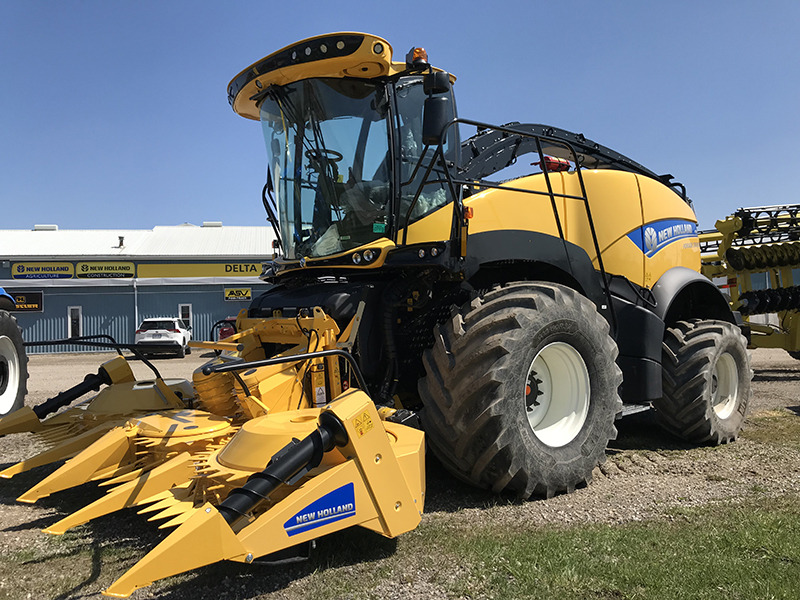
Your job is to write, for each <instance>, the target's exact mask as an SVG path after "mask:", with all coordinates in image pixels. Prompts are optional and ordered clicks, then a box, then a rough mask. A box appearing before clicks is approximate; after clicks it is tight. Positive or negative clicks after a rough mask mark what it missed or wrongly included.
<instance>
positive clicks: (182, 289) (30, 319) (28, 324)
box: [15, 284, 270, 354]
mask: <svg viewBox="0 0 800 600" xmlns="http://www.w3.org/2000/svg"><path fill="white" fill-rule="evenodd" d="M224 287H225V286H224V285H222V284H213V285H174V286H166V285H165V286H140V287H138V289H137V292H136V298H134V290H133V287H132V286H131V287H127V286H120V287H116V286H115V287H102V286H98V287H94V288H92V287H88V286H87V287H57V288H56V287H49V288H43V293H44V312H41V313H24V312H19V313H15V317H16V318H17V322H18V323H19V325H20V327H22V336H23V339H24V340H25V341H26V342H34V341H48V340H56V339H65V338H67V337H68V336H69V325H68V322H69V318H68V308H69V307H70V306H79V307H80V308H81V316H82V323H81V326H82V331H81V333H82V335H110V336H112V337H113V338H114V339H115V340H116V341H117V342H119V343H122V344H132V343H133V341H134V333H135V331H136V327H137V326H138V324H139V322H141V320H142V319H145V318H148V317H164V316H178V306H179V305H180V304H190V305H191V307H192V337H193V339H195V340H199V341H202V340H206V339H208V335H209V332H210V330H211V326H212V325H213V324H214V323H216V322H217V321H219V320H221V319H224V318H226V317H229V316H236V314H237V313H238V312H239V310H241V309H242V308H247V306H248V305H249V302H246V301H244V302H232V301H226V300H225V299H224ZM248 287H251V288H252V294H253V297H255V296H257V295H259V294H261V293H263V292H264V291H266V290H267V289H269V287H270V286H268V285H266V284H260V285H251V286H248ZM137 304H138V313H139V317H138V321H139V322H137V320H136V318H135V316H134V315H135V312H136V309H135V307H136V305H137ZM102 351H103V350H102V349H93V348H87V347H85V346H77V345H65V346H52V345H48V346H42V347H29V348H28V353H29V354H39V353H46V352H102Z"/></svg>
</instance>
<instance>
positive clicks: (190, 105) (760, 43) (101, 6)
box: [0, 0, 800, 229]
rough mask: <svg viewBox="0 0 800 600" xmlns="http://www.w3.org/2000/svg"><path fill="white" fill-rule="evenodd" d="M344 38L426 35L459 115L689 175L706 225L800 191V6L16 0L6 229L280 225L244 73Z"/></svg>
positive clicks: (0, 114)
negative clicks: (311, 41)
mask: <svg viewBox="0 0 800 600" xmlns="http://www.w3.org/2000/svg"><path fill="white" fill-rule="evenodd" d="M332 31H365V32H369V33H374V34H376V35H380V36H382V37H384V38H386V39H387V40H388V41H389V43H390V44H392V46H393V47H394V50H395V57H396V58H397V59H402V58H403V57H404V56H405V53H406V51H407V50H408V49H409V48H410V47H411V46H414V45H418V46H424V47H425V48H426V49H427V50H428V52H429V55H430V57H431V62H433V63H434V64H435V65H437V66H439V67H441V68H444V69H446V70H449V71H451V72H453V73H454V74H456V75H457V76H458V78H459V80H458V83H457V85H456V94H457V97H458V107H459V112H460V114H461V116H463V117H468V118H473V119H477V120H482V121H488V122H492V123H497V124H502V123H506V122H508V121H514V120H517V121H523V122H533V123H546V124H549V125H555V126H558V127H563V128H565V129H569V130H572V131H578V132H582V133H584V134H585V135H586V136H587V137H589V138H592V139H594V140H595V141H598V142H600V143H602V144H605V145H606V146H610V147H611V148H613V149H615V150H618V151H619V152H622V153H623V154H626V155H628V156H630V157H631V158H633V159H634V160H637V161H638V162H640V163H642V164H644V165H645V166H647V167H649V168H650V169H652V170H654V171H657V172H659V173H672V174H673V175H675V176H676V178H677V179H678V180H679V181H682V182H683V183H684V184H686V186H687V188H688V190H689V194H690V196H691V197H692V198H693V199H694V202H695V207H696V210H697V213H698V217H699V219H700V225H701V227H710V226H712V225H713V223H714V221H715V220H716V219H717V218H721V217H724V216H726V215H728V214H730V213H731V212H733V211H734V210H735V209H736V208H737V207H739V206H761V205H767V204H789V203H800V194H798V193H797V185H796V182H795V181H794V179H795V177H796V172H797V167H796V163H795V162H794V161H795V160H797V149H798V145H799V144H798V142H800V117H798V110H799V109H800V2H797V1H796V0H785V1H780V2H771V1H768V0H765V1H762V2H742V1H728V2H723V1H719V2H703V1H693V2H683V1H674V2H643V1H625V0H619V1H613V2H597V1H573V2H567V1H562V2H553V1H552V0H548V1H536V0H526V1H522V0H520V1H518V2H504V1H501V0H499V1H494V2H492V1H486V0H484V1H481V2H473V1H471V0H469V1H463V2H455V1H453V2H436V1H435V0H430V1H428V2H419V1H415V0H412V1H409V2H395V3H381V2H374V1H372V2H354V1H347V0H342V1H340V2H319V3H313V2H305V1H302V0H294V1H291V2H288V1H287V2H276V1H274V0H273V1H266V0H263V1H249V2H208V1H191V2H188V1H165V0H161V1H137V2H122V1H114V2H111V1H103V2H101V1H75V2H69V1H55V0H53V1H51V2H41V1H30V0H25V1H23V0H4V1H2V2H0V56H2V61H0V82H1V83H0V85H1V86H2V93H0V207H2V217H0V229H30V228H32V227H33V225H34V224H35V223H56V224H58V225H59V227H60V228H62V229H80V228H88V229H110V228H133V229H149V228H151V227H153V226H155V225H177V224H180V223H183V222H190V223H195V224H200V223H202V221H222V222H223V223H224V224H226V225H262V224H265V219H264V214H263V209H262V208H261V204H260V191H261V187H262V185H263V182H264V173H265V167H264V164H265V150H264V146H263V143H262V139H261V133H260V127H259V126H258V124H257V123H255V122H252V121H247V120H245V119H242V118H241V117H238V116H237V115H235V114H234V113H233V111H232V110H231V109H230V107H229V106H228V103H227V99H226V87H227V84H228V82H229V81H230V79H231V78H232V77H233V76H234V75H236V74H237V73H238V72H239V71H241V70H242V69H244V68H245V67H247V66H248V65H250V64H251V63H252V62H255V61H256V60H257V59H259V58H261V57H263V56H266V55H267V54H270V53H271V52H274V51H275V50H278V49H279V48H281V47H283V46H285V45H288V44H290V43H292V42H295V41H299V40H300V39H303V38H306V37H310V36H313V35H318V34H322V33H328V32H332Z"/></svg>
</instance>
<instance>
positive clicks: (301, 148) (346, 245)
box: [261, 79, 392, 259]
mask: <svg viewBox="0 0 800 600" xmlns="http://www.w3.org/2000/svg"><path fill="white" fill-rule="evenodd" d="M261 123H262V127H263V130H264V139H265V140H266V143H267V152H268V154H269V169H270V178H271V181H272V182H273V188H274V190H273V192H274V195H275V200H276V203H277V207H278V213H279V219H280V228H281V236H282V237H283V245H284V253H285V256H286V258H289V259H298V258H302V257H322V256H330V255H332V254H336V253H338V252H343V251H345V250H349V249H351V248H356V247H358V246H361V245H363V244H366V243H369V242H371V241H374V240H376V239H378V238H381V237H385V236H386V235H387V232H388V213H389V210H390V205H391V203H390V199H391V197H392V195H391V184H390V182H391V168H390V166H391V155H390V153H389V135H388V99H387V94H386V89H385V87H384V86H383V85H382V84H379V83H375V82H369V81H362V80H350V79H310V80H305V81H299V82H297V83H293V84H290V85H287V86H284V87H277V86H273V87H272V88H270V89H269V91H268V93H267V95H266V97H265V99H264V101H263V103H262V104H261Z"/></svg>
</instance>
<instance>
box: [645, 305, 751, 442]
mask: <svg viewBox="0 0 800 600" xmlns="http://www.w3.org/2000/svg"><path fill="white" fill-rule="evenodd" d="M661 365H662V370H663V388H664V396H663V397H662V398H661V399H660V400H656V401H654V402H653V405H654V407H655V408H656V411H657V414H658V416H659V420H660V422H661V425H662V427H664V429H666V430H667V431H669V432H670V433H672V434H674V435H676V436H678V437H680V438H682V439H684V440H686V441H687V442H691V443H693V444H709V445H718V444H726V443H728V442H732V441H734V440H736V438H737V436H738V435H739V432H740V430H741V428H742V424H743V423H744V419H745V416H746V414H747V407H748V405H749V403H750V397H751V394H752V392H751V389H750V379H751V376H752V375H751V371H750V360H749V358H748V356H747V340H746V339H745V337H744V336H743V335H742V334H741V332H740V331H739V328H738V327H736V326H735V325H733V324H731V323H727V322H725V321H710V320H693V321H679V322H678V323H676V324H675V326H674V327H670V328H669V329H667V331H666V333H665V335H664V343H663V347H662V359H661Z"/></svg>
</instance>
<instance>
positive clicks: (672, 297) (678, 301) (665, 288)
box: [652, 267, 736, 326]
mask: <svg viewBox="0 0 800 600" xmlns="http://www.w3.org/2000/svg"><path fill="white" fill-rule="evenodd" d="M652 292H653V296H654V297H655V300H656V306H655V308H653V312H654V313H655V314H656V316H658V317H659V318H660V319H661V320H663V321H664V322H665V323H667V325H668V326H669V324H670V323H671V322H674V321H676V320H680V319H692V318H694V319H696V318H705V319H719V320H721V321H728V322H729V323H734V324H735V323H736V319H735V318H734V314H733V311H731V308H730V305H729V304H728V301H727V300H726V298H725V296H724V295H723V294H722V292H721V291H720V290H719V288H717V286H715V285H714V284H713V283H712V282H711V280H710V279H708V278H707V277H705V276H703V275H702V274H700V273H698V272H697V271H693V270H692V269H689V268H686V267H673V268H671V269H669V270H668V271H667V272H666V273H664V274H663V275H662V276H661V278H660V279H659V280H658V281H657V282H656V284H655V285H654V286H653V289H652Z"/></svg>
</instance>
